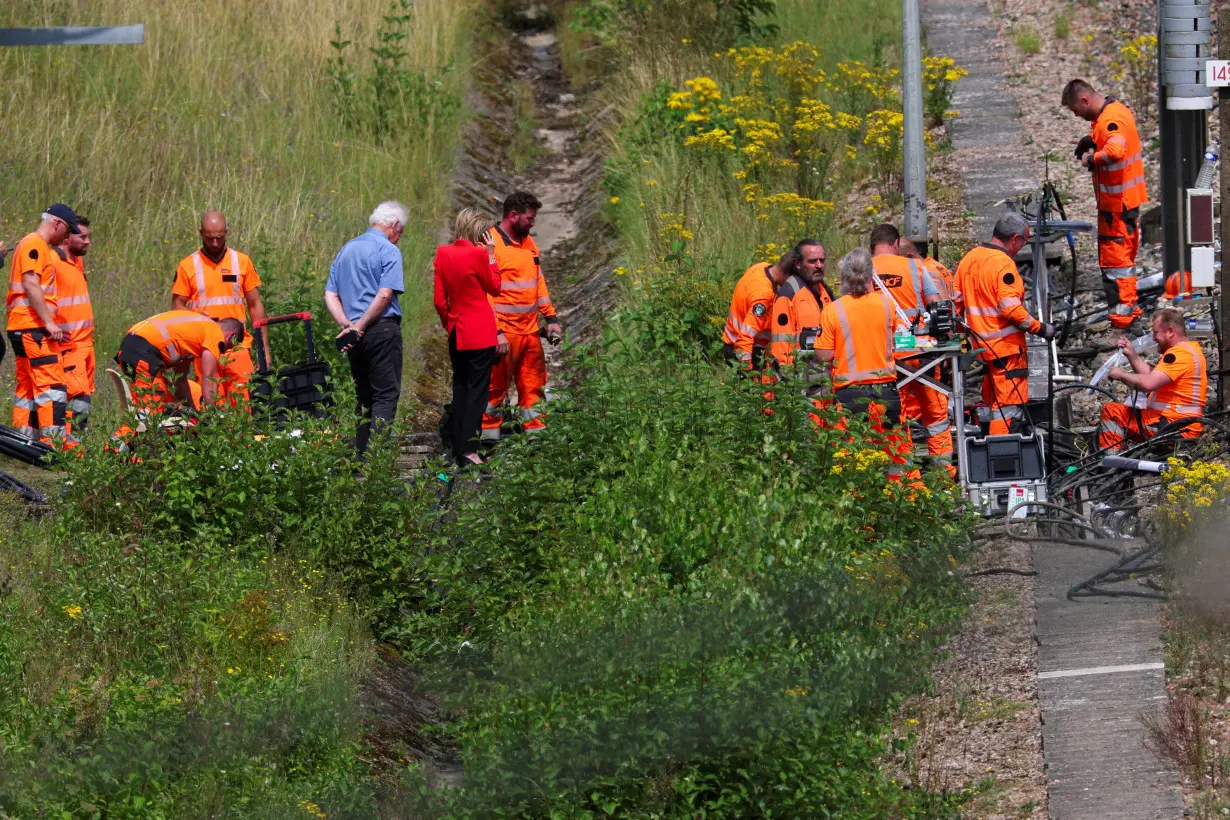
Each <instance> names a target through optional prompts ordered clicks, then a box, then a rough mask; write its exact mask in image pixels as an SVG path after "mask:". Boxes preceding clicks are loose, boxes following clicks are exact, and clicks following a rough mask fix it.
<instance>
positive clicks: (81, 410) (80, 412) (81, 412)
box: [68, 396, 92, 416]
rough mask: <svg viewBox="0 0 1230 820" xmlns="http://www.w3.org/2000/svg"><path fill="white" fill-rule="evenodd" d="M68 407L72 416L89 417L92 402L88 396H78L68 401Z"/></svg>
mask: <svg viewBox="0 0 1230 820" xmlns="http://www.w3.org/2000/svg"><path fill="white" fill-rule="evenodd" d="M68 406H69V407H70V408H72V411H73V415H76V416H86V415H89V413H90V407H91V406H92V402H91V400H90V397H89V396H79V397H77V398H75V399H73V400H72V401H70V402H69V403H68Z"/></svg>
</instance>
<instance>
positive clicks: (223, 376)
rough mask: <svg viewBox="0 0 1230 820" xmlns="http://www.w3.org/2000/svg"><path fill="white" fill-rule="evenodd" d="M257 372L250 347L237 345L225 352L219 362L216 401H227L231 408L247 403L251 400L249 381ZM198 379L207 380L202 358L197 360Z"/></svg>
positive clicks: (217, 402) (221, 402) (218, 402)
mask: <svg viewBox="0 0 1230 820" xmlns="http://www.w3.org/2000/svg"><path fill="white" fill-rule="evenodd" d="M255 372H256V365H255V364H254V363H253V361H252V350H251V349H250V348H247V347H236V348H232V349H231V350H228V351H227V352H225V353H223V354H222V359H221V361H219V362H218V384H217V391H216V392H215V393H214V395H215V397H216V398H215V400H214V401H215V403H216V404H223V403H225V404H226V406H227V407H231V408H234V407H238V406H240V404H243V405H247V404H248V402H249V401H251V395H250V394H249V392H248V382H250V381H251V380H252V374H253V373H255ZM196 380H197V381H198V382H201V381H204V380H205V377H204V376H203V375H202V373H201V360H200V359H197V360H196Z"/></svg>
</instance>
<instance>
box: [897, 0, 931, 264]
mask: <svg viewBox="0 0 1230 820" xmlns="http://www.w3.org/2000/svg"><path fill="white" fill-rule="evenodd" d="M901 19H902V32H903V44H902V49H901V95H902V110H903V113H904V116H905V121H904V123H903V128H902V130H903V133H902V141H903V143H904V145H903V150H904V154H905V178H904V182H905V186H904V187H905V203H904V204H905V236H906V238H907V239H912V240H914V243H915V244H917V245H918V246H919V248H920V249H922V248H925V247H926V246H927V245H928V244H929V242H930V233H929V231H928V230H927V154H926V149H925V147H924V143H923V94H922V25H921V24H920V23H919V19H918V0H901Z"/></svg>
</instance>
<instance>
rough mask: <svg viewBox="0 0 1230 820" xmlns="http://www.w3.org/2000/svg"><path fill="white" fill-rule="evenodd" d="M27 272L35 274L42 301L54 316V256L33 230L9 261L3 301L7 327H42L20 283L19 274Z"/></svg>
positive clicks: (26, 328)
mask: <svg viewBox="0 0 1230 820" xmlns="http://www.w3.org/2000/svg"><path fill="white" fill-rule="evenodd" d="M27 273H33V274H36V275H37V276H38V282H39V284H40V285H41V286H42V288H43V300H44V301H45V302H46V303H47V307H48V309H49V310H50V311H51V313H52V315H53V316H54V315H55V311H56V266H55V255H54V254H53V253H52V250H51V248H50V247H49V246H48V245H47V242H46V241H45V240H44V239H43V237H41V236H39V235H38V234H37V233H28V234H26V235H25V236H24V237H23V238H22V240H21V241H20V242H18V243H17V247H16V248H14V249H13V258H12V261H11V262H10V263H9V292H8V296H6V297H5V300H4V303H5V305H6V306H7V307H8V313H9V316H8V329H9V330H34V329H36V328H41V327H43V320H42V319H40V318H38V314H37V313H35V312H34V307H33V306H32V305H31V304H30V300H29V299H28V298H26V287H25V285H24V284H23V282H22V277H23V276H24V275H25V274H27Z"/></svg>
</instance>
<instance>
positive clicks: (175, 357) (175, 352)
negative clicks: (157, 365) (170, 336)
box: [167, 342, 180, 364]
mask: <svg viewBox="0 0 1230 820" xmlns="http://www.w3.org/2000/svg"><path fill="white" fill-rule="evenodd" d="M167 355H168V356H170V357H171V364H175V363H176V362H178V361H179V359H180V355H179V348H178V347H176V346H175V342H169V343H168V344H167Z"/></svg>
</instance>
